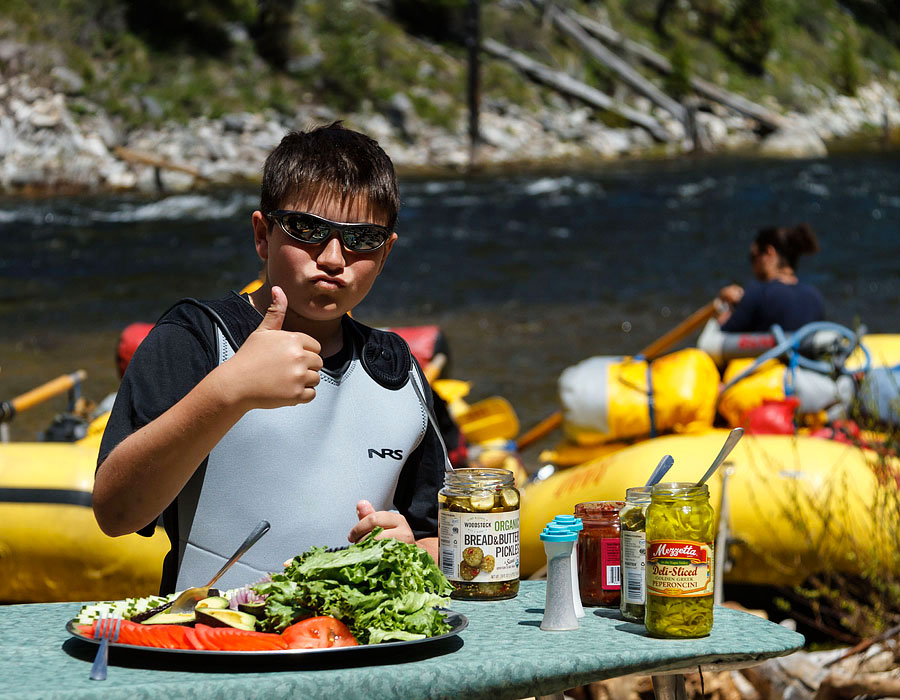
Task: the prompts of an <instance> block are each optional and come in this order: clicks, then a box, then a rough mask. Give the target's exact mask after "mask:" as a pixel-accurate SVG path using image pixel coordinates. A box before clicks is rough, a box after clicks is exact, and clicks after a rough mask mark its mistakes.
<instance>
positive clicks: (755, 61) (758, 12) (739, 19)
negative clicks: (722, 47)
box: [728, 0, 775, 75]
mask: <svg viewBox="0 0 900 700" xmlns="http://www.w3.org/2000/svg"><path fill="white" fill-rule="evenodd" d="M770 5H771V0H739V2H738V4H737V7H736V8H735V10H734V14H733V15H732V17H731V22H730V27H729V28H730V30H731V37H730V38H731V40H730V41H729V43H728V52H729V53H730V54H731V56H732V57H733V58H734V59H735V60H736V61H737V62H738V63H740V64H741V65H742V66H743V67H744V68H745V69H746V70H747V71H749V72H751V73H753V74H754V75H762V74H763V73H765V70H766V67H765V64H766V57H767V56H768V55H769V51H770V50H771V48H772V42H773V39H774V38H775V30H774V28H773V26H772V19H771V16H770V15H771V12H770Z"/></svg>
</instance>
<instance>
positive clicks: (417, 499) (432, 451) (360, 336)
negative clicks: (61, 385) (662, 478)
mask: <svg viewBox="0 0 900 700" xmlns="http://www.w3.org/2000/svg"><path fill="white" fill-rule="evenodd" d="M214 319H216V320H215V321H214ZM260 321H262V316H261V315H260V314H259V312H258V311H256V309H254V308H253V307H252V306H251V305H250V304H249V302H248V301H247V300H246V299H244V298H241V297H239V296H238V295H237V294H231V295H230V296H228V297H225V298H223V299H218V300H215V301H204V302H196V301H193V300H183V301H181V302H179V303H178V304H176V305H174V306H173V307H172V308H170V309H169V310H168V311H167V312H166V313H165V314H163V316H162V318H161V319H160V320H159V321H158V322H157V324H156V325H155V326H154V328H153V330H151V331H150V333H149V334H148V335H147V337H146V338H145V339H144V340H143V342H141V344H140V345H139V346H138V348H137V350H136V351H135V353H134V356H133V357H132V359H131V362H130V363H129V365H128V368H127V369H126V371H125V375H124V376H123V378H122V382H121V385H120V387H119V391H118V393H117V395H116V401H115V405H114V406H113V409H112V411H111V413H110V417H109V422H108V423H107V426H106V429H105V431H104V433H103V439H102V441H101V444H100V453H99V455H98V460H97V465H98V467H99V465H100V464H102V463H103V461H104V460H105V459H106V457H107V456H108V455H109V453H110V452H111V451H112V450H113V448H115V446H116V445H118V444H119V443H120V442H121V441H122V440H124V439H125V438H127V437H128V436H129V435H131V434H132V433H133V432H135V431H137V430H138V429H139V428H141V427H143V426H144V425H146V424H147V423H149V422H150V421H152V420H154V419H155V418H157V417H158V416H160V415H162V414H163V413H165V412H166V411H167V410H168V409H169V408H170V407H171V406H173V405H174V404H176V403H178V401H180V400H181V399H182V398H183V397H184V396H186V395H187V394H188V392H190V391H191V389H193V388H194V386H196V385H197V384H198V383H199V382H200V381H201V380H202V379H203V378H204V377H205V376H206V375H207V374H208V373H209V372H211V371H212V370H213V369H215V368H216V367H217V366H218V364H219V360H218V348H217V343H216V335H215V329H216V325H218V326H219V327H220V328H224V329H225V330H226V332H227V334H230V336H231V337H229V338H227V339H228V340H229V342H231V344H232V346H233V347H234V348H235V349H236V348H239V347H240V346H241V345H242V344H243V343H244V341H245V340H246V339H247V337H248V336H249V335H250V333H252V332H253V331H254V330H255V329H256V328H257V326H258V325H259V323H260ZM214 323H215V325H214ZM342 325H343V329H344V344H343V348H342V350H341V351H340V352H339V353H337V354H336V355H333V356H331V357H328V358H325V359H324V369H323V371H325V372H328V373H329V374H332V375H335V376H340V375H341V374H342V373H343V372H344V371H345V370H346V368H347V366H348V365H349V363H350V361H351V359H352V357H353V348H354V346H355V347H356V351H357V353H358V355H359V356H360V357H361V358H362V360H363V366H364V367H365V368H366V371H367V372H368V374H369V375H370V376H372V377H373V378H374V379H375V380H376V381H378V382H379V383H381V384H382V385H383V386H390V384H391V382H393V383H394V384H395V385H400V386H402V384H403V383H404V382H405V381H406V380H407V379H408V372H409V368H410V366H411V363H412V362H414V361H413V360H411V359H410V358H411V355H410V353H409V349H408V347H407V346H406V343H405V341H404V340H403V339H402V338H400V337H399V336H398V335H396V334H394V333H388V332H385V331H379V330H375V329H372V328H369V327H368V326H364V325H363V324H360V323H358V322H356V321H354V320H353V319H351V318H350V317H349V316H345V317H344V319H343V320H342ZM226 337H227V335H226ZM423 384H424V385H425V387H426V400H427V401H428V402H429V404H431V403H432V402H433V397H432V395H431V392H430V389H429V388H428V384H427V382H423ZM393 388H396V386H395V387H393ZM198 466H199V465H198ZM443 478H444V461H443V452H442V450H441V447H440V443H439V442H438V439H437V437H436V434H435V432H434V428H433V427H432V426H431V425H429V426H428V429H427V431H426V434H425V437H424V438H423V439H422V442H421V443H420V444H419V446H418V448H416V450H415V451H413V452H412V453H411V454H410V456H409V457H408V459H407V460H406V463H405V465H404V467H403V470H402V472H401V475H400V479H399V483H398V485H397V490H396V492H395V495H394V505H395V506H396V508H397V510H398V511H399V512H400V513H402V514H403V515H404V516H405V517H406V518H407V521H408V522H409V525H410V527H411V529H412V531H413V533H414V534H415V536H416V538H421V537H431V536H435V535H436V534H437V493H438V491H439V490H440V488H441V486H442V485H443ZM171 511H172V509H171V508H167V509H166V511H165V512H164V513H163V514H162V515H163V524H164V525H165V528H166V531H167V533H168V535H169V538H170V540H171V541H172V542H173V545H174V543H176V542H177V538H178V534H177V532H176V528H177V518H176V517H174V516H175V514H174V513H173V512H171ZM155 524H156V523H155V520H154V522H151V523H148V525H147V526H146V527H144V528H143V529H142V530H140V534H143V535H147V536H149V535H152V534H153V531H154V527H155ZM170 559H171V557H167V565H166V566H165V567H164V568H165V573H164V577H163V586H162V589H163V590H165V589H166V588H171V585H173V582H174V579H172V578H171V577H172V576H174V566H173V563H174V562H169V560H170ZM170 579H171V580H170Z"/></svg>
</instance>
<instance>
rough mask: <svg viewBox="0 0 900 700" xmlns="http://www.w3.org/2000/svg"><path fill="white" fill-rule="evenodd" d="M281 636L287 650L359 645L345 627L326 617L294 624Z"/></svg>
mask: <svg viewBox="0 0 900 700" xmlns="http://www.w3.org/2000/svg"><path fill="white" fill-rule="evenodd" d="M281 636H282V637H284V641H285V642H287V645H288V648H289V649H328V648H330V647H355V646H358V645H359V642H357V641H356V638H355V637H354V636H353V635H352V634H351V633H350V628H349V627H347V625H345V624H344V623H343V622H341V621H340V620H338V619H337V618H334V617H330V616H327V615H319V616H318V617H310V618H307V619H306V620H301V621H300V622H295V623H294V624H293V625H291V626H290V627H288V628H287V629H286V630H285V631H284V632H282V633H281Z"/></svg>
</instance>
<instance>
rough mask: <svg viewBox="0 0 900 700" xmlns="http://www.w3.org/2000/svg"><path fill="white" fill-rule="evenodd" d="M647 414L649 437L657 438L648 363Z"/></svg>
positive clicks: (651, 375)
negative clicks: (648, 418) (648, 417)
mask: <svg viewBox="0 0 900 700" xmlns="http://www.w3.org/2000/svg"><path fill="white" fill-rule="evenodd" d="M647 413H649V414H650V437H652V438H654V437H656V436H657V432H656V412H655V410H654V406H653V371H652V370H651V369H650V361H649V360H648V361H647Z"/></svg>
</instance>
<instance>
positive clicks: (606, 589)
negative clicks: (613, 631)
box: [575, 501, 625, 607]
mask: <svg viewBox="0 0 900 700" xmlns="http://www.w3.org/2000/svg"><path fill="white" fill-rule="evenodd" d="M624 505H625V503H624V501H591V502H588V503H579V504H578V505H576V506H575V517H577V518H581V521H582V522H583V523H584V529H583V530H582V531H581V532H579V533H578V590H579V592H580V593H581V602H582V604H583V605H602V606H606V607H618V605H619V597H620V594H621V589H622V583H621V581H622V576H621V564H620V561H621V559H620V555H619V551H620V550H619V547H620V544H619V530H620V528H619V509H621V508H622V507H623V506H624Z"/></svg>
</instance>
